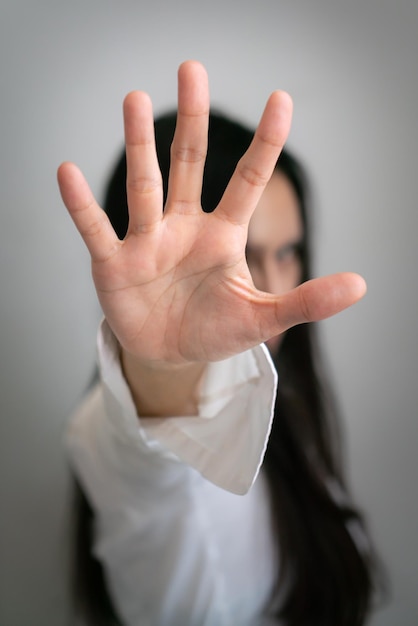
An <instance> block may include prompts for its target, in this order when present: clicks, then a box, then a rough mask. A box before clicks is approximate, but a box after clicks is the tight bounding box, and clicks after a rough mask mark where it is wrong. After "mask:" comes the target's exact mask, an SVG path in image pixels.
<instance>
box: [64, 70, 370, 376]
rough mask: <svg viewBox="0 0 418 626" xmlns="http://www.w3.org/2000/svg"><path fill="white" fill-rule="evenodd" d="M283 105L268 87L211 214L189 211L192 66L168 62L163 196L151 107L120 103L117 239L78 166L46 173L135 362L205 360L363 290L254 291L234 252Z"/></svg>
mask: <svg viewBox="0 0 418 626" xmlns="http://www.w3.org/2000/svg"><path fill="white" fill-rule="evenodd" d="M291 110H292V104H291V100H290V97H289V96H288V95H287V94H286V93H284V92H279V91H277V92H274V93H273V94H272V95H271V96H270V98H269V100H268V102H267V104H266V107H265V110H264V113H263V115H262V118H261V121H260V123H259V126H258V128H257V131H256V133H255V136H254V139H253V141H252V143H251V145H250V147H249V149H248V150H247V152H246V153H245V154H244V155H243V157H242V159H241V160H240V162H239V164H238V166H237V168H236V171H235V173H234V175H233V176H232V178H231V180H230V182H229V184H228V187H227V189H226V191H225V193H224V196H223V198H222V200H221V201H220V203H219V205H218V207H217V208H216V209H215V211H214V212H213V213H209V214H208V213H204V212H203V211H202V209H201V204H200V195H201V187H202V177H203V169H204V163H205V156H206V148H207V129H208V114H209V89H208V80H207V75H206V72H205V70H204V68H203V67H202V66H201V65H200V64H198V63H196V62H192V61H189V62H186V63H184V64H183V65H181V66H180V69H179V87H178V117H177V126H176V131H175V136H174V140H173V144H172V151H171V167H170V179H169V188H168V196H167V201H166V206H165V207H164V212H163V205H162V204H163V192H162V182H161V174H160V170H159V166H158V161H157V156H156V151H155V144H154V125H153V114H152V106H151V102H150V99H149V97H148V96H147V95H146V94H145V93H142V92H133V93H131V94H129V95H128V96H127V97H126V99H125V102H124V120H125V139H126V156H127V196H128V207H129V228H128V232H127V235H126V237H125V239H124V240H123V241H120V240H119V239H118V237H117V235H116V234H115V232H114V230H113V228H112V226H111V224H110V222H109V219H108V218H107V216H106V215H105V213H104V211H103V210H102V209H101V208H100V207H99V206H98V204H97V203H96V201H95V199H94V197H93V195H92V193H91V191H90V189H89V187H88V185H87V183H86V180H85V179H84V177H83V175H82V174H81V172H80V170H79V169H78V168H77V167H76V166H75V165H73V164H70V163H64V164H63V165H61V167H60V168H59V171H58V180H59V186H60V190H61V194H62V198H63V200H64V203H65V205H66V207H67V209H68V211H69V213H70V215H71V217H72V219H73V220H74V223H75V225H76V227H77V229H78V230H79V232H80V234H81V236H82V237H83V239H84V242H85V244H86V246H87V248H88V249H89V252H90V254H91V259H92V272H93V278H94V282H95V286H96V289H97V294H98V297H99V300H100V303H101V306H102V308H103V311H104V314H105V316H106V318H107V321H108V323H109V325H110V327H111V328H112V330H113V332H114V334H115V335H116V337H117V339H118V341H119V342H120V344H121V346H122V348H123V350H124V351H126V352H127V353H128V354H130V355H132V357H134V358H136V359H138V360H140V361H143V362H147V363H153V364H165V365H170V364H173V365H179V364H182V363H191V362H207V361H215V360H220V359H223V358H226V357H228V356H231V355H232V354H235V353H239V352H242V351H244V350H246V349H248V348H250V347H252V346H254V345H256V344H258V343H260V342H263V341H265V340H267V339H269V338H270V337H272V336H275V335H278V334H280V333H282V332H284V331H285V330H287V329H288V328H289V327H291V326H293V325H295V324H299V323H303V322H308V321H314V320H320V319H323V318H326V317H329V316H331V315H334V314H335V313H337V312H339V311H341V310H342V309H344V308H346V307H348V306H350V305H351V304H353V303H354V302H356V301H357V300H358V299H359V298H361V297H362V296H363V294H364V292H365V284H364V281H363V279H362V278H361V277H360V276H358V275H355V274H336V275H333V276H328V277H325V278H320V279H315V280H312V281H309V282H307V283H304V284H302V285H300V286H299V287H297V288H296V289H293V290H292V291H290V292H289V293H286V294H284V295H280V296H274V295H271V294H267V293H264V292H260V291H258V290H257V289H255V287H254V284H253V282H252V279H251V275H250V272H249V270H248V267H247V263H246V259H245V246H246V241H247V231H248V224H249V220H250V218H251V215H252V213H253V211H254V209H255V207H256V205H257V203H258V200H259V199H260V196H261V194H262V192H263V190H264V187H265V186H266V184H267V182H268V181H269V179H270V176H271V174H272V172H273V169H274V166H275V164H276V161H277V158H278V156H279V154H280V151H281V149H282V147H283V145H284V143H285V141H286V138H287V135H288V132H289V128H290V122H291Z"/></svg>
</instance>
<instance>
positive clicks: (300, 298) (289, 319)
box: [265, 272, 367, 338]
mask: <svg viewBox="0 0 418 626" xmlns="http://www.w3.org/2000/svg"><path fill="white" fill-rule="evenodd" d="M366 291H367V286H366V282H365V280H364V279H363V278H362V277H361V276H359V275H358V274H353V273H349V272H345V273H340V274H332V275H330V276H324V277H322V278H315V279H313V280H309V281H307V282H305V283H302V284H301V285H299V286H298V287H296V288H295V289H293V290H292V291H289V292H288V293H286V294H284V295H282V296H278V297H277V298H276V300H275V306H274V311H271V312H270V315H268V313H267V311H265V314H266V317H270V320H268V319H266V320H265V321H266V323H267V325H270V324H271V325H272V326H275V330H274V329H273V328H270V332H269V337H268V338H270V337H271V336H273V335H274V334H280V333H282V332H284V331H285V330H287V329H288V328H291V327H292V326H296V325H297V324H303V323H305V322H317V321H319V320H323V319H326V318H327V317H331V316H332V315H335V314H336V313H340V311H343V310H344V309H347V308H348V307H350V306H352V305H353V304H355V303H356V302H358V301H359V300H360V299H361V298H362V297H363V296H364V295H365V293H366ZM271 316H272V317H273V319H272V317H271ZM266 330H267V329H266Z"/></svg>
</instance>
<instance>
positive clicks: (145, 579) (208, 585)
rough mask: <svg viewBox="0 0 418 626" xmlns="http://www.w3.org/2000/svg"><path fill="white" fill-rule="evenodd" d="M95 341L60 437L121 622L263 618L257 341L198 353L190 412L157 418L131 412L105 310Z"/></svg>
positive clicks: (266, 414)
mask: <svg viewBox="0 0 418 626" xmlns="http://www.w3.org/2000/svg"><path fill="white" fill-rule="evenodd" d="M98 351H99V364H100V370H101V382H100V383H99V384H98V385H96V386H95V388H94V389H93V390H92V392H91V393H90V394H89V396H88V397H87V398H86V400H85V401H84V403H83V405H82V406H81V407H80V409H79V411H78V412H77V413H76V415H75V416H74V418H73V419H72V420H71V424H70V428H69V432H68V447H69V451H70V457H71V462H72V464H73V467H74V470H75V472H76V474H77V476H78V478H79V480H80V481H81V483H82V485H83V488H84V489H85V490H86V492H87V494H88V497H89V499H90V501H91V502H92V504H93V506H94V509H95V513H96V539H95V546H94V549H95V553H96V554H97V555H98V557H99V558H100V560H101V561H102V562H103V564H104V566H105V570H106V575H107V579H108V585H109V589H110V591H111V595H112V598H113V601H114V604H115V606H116V609H117V611H118V613H119V615H120V617H121V619H122V621H123V623H124V624H126V626H147V625H152V626H160V625H161V626H200V625H202V626H203V625H205V626H227V625H231V626H246V625H251V626H253V625H255V624H257V625H258V624H261V623H264V622H263V611H264V609H265V607H266V606H267V604H268V600H269V598H270V594H271V591H272V585H273V582H274V579H275V575H276V570H277V555H275V552H274V550H275V548H274V545H275V544H274V541H273V535H272V529H271V527H270V510H269V504H268V503H269V500H268V495H267V486H266V484H265V479H264V476H263V474H262V473H261V474H259V469H260V466H261V463H262V459H263V456H264V452H265V448H266V444H267V440H268V436H269V432H270V428H271V421H272V407H273V403H274V398H275V394H276V385H277V380H276V374H275V371H274V367H273V365H272V363H271V360H270V357H269V354H268V352H267V350H266V348H265V347H264V346H259V347H257V348H255V349H253V350H251V351H248V352H245V353H243V354H241V355H238V356H236V357H233V358H231V359H228V360H226V361H222V362H219V363H213V364H210V365H209V366H208V368H207V371H206V373H205V377H204V380H203V383H202V385H201V389H200V396H199V414H198V415H197V416H196V417H171V418H165V419H155V418H144V417H141V418H140V419H139V418H138V416H137V414H136V411H135V407H134V404H133V401H132V398H131V395H130V391H129V388H128V386H127V384H126V382H125V379H124V378H123V374H122V372H121V368H120V363H119V350H118V345H117V342H116V340H115V338H114V337H113V335H112V333H111V331H110V329H109V328H108V326H107V324H106V322H104V323H103V325H102V328H101V331H100V333H99V338H98Z"/></svg>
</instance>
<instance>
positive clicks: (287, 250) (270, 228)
mask: <svg viewBox="0 0 418 626" xmlns="http://www.w3.org/2000/svg"><path fill="white" fill-rule="evenodd" d="M302 239H303V223H302V218H301V214H300V208H299V202H298V199H297V196H296V193H295V191H294V189H293V186H292V184H291V183H290V182H289V180H288V179H287V178H286V176H285V175H284V174H283V173H281V172H275V173H274V174H273V176H272V177H271V179H270V181H269V182H268V183H267V186H266V188H265V190H264V192H263V195H262V196H261V198H260V201H259V203H258V205H257V208H256V210H255V211H254V214H253V216H252V218H251V220H250V224H249V229H248V240H247V248H246V256H247V264H248V268H249V270H250V272H251V276H252V279H253V282H254V285H255V287H256V288H257V289H260V290H261V291H265V292H268V293H272V294H274V295H277V296H279V295H282V294H285V293H286V292H288V291H290V290H291V289H294V288H295V287H296V286H297V285H299V283H300V282H301V279H302V265H301V262H300V257H299V254H298V244H300V243H301V242H302ZM281 337H283V334H282V335H276V336H275V337H271V338H270V339H268V340H267V341H266V344H267V346H268V348H269V349H270V351H271V352H272V353H274V352H276V351H277V348H278V346H279V343H280V338H281Z"/></svg>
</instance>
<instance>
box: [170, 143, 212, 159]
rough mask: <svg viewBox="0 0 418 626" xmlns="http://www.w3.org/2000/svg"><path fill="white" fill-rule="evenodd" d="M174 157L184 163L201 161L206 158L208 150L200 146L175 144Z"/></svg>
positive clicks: (173, 148)
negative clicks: (201, 148) (192, 146)
mask: <svg viewBox="0 0 418 626" xmlns="http://www.w3.org/2000/svg"><path fill="white" fill-rule="evenodd" d="M172 157H173V158H174V159H176V160H177V161H180V162H182V163H201V162H202V161H204V160H205V158H206V152H205V151H203V150H200V149H199V148H191V147H185V146H179V147H177V146H173V147H172Z"/></svg>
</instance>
